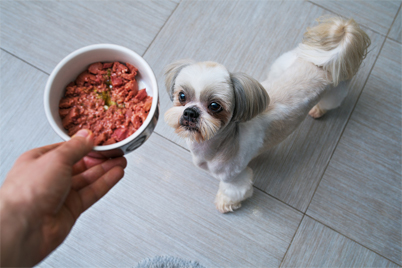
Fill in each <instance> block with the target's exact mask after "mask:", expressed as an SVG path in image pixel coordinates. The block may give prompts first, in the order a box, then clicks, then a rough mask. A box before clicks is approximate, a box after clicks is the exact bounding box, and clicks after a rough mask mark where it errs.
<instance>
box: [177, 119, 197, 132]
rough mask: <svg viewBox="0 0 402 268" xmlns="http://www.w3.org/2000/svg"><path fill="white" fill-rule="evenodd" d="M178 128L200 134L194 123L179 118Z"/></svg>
mask: <svg viewBox="0 0 402 268" xmlns="http://www.w3.org/2000/svg"><path fill="white" fill-rule="evenodd" d="M180 126H181V128H183V129H184V130H187V131H190V132H198V133H199V132H200V130H199V128H198V126H197V123H196V122H192V121H187V120H185V119H183V118H181V120H180Z"/></svg>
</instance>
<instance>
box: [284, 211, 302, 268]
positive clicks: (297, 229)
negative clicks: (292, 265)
mask: <svg viewBox="0 0 402 268" xmlns="http://www.w3.org/2000/svg"><path fill="white" fill-rule="evenodd" d="M306 216H307V215H306V214H305V213H303V217H302V218H301V220H300V222H299V225H298V226H297V228H296V230H295V233H294V235H293V237H292V240H290V243H289V246H288V248H287V249H286V252H285V255H283V258H282V261H281V263H280V264H279V267H278V268H280V267H282V264H283V262H284V261H285V259H286V256H287V255H288V252H289V249H290V247H291V246H292V244H293V241H294V239H295V237H296V234H297V232H298V231H299V228H300V225H301V224H302V222H303V220H304V217H306Z"/></svg>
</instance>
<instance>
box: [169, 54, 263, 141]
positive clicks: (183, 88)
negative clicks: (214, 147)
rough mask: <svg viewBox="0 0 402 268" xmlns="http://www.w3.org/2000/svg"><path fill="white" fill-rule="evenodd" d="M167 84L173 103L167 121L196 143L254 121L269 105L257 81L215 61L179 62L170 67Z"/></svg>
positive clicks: (179, 132) (183, 135)
mask: <svg viewBox="0 0 402 268" xmlns="http://www.w3.org/2000/svg"><path fill="white" fill-rule="evenodd" d="M165 83H166V90H167V92H168V94H169V95H170V98H171V100H172V101H173V107H172V108H171V109H169V110H168V111H167V112H166V113H165V121H166V122H167V124H168V125H170V126H171V127H173V128H175V130H176V133H178V134H179V135H180V136H181V137H183V138H189V139H191V140H193V141H196V142H202V141H205V140H208V139H211V138H212V137H213V136H215V135H216V134H217V133H218V132H219V131H220V130H222V129H223V128H225V127H226V126H227V125H228V124H229V123H231V122H239V121H247V120H250V119H251V118H253V117H254V116H256V115H257V114H259V113H260V112H262V111H264V110H265V109H266V107H267V106H268V103H269V98H268V94H267V93H266V91H265V89H264V88H263V87H262V86H261V85H260V84H259V83H258V82H257V81H256V80H254V79H252V78H251V77H248V76H246V75H245V74H231V73H229V72H228V70H227V69H226V68H225V67H224V66H223V65H221V64H218V63H215V62H200V63H195V62H193V61H191V60H182V61H178V62H175V63H173V64H171V65H169V66H168V67H167V70H166V80H165Z"/></svg>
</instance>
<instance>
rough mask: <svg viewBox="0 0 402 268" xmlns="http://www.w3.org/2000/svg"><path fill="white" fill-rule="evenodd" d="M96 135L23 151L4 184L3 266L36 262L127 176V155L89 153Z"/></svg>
mask: <svg viewBox="0 0 402 268" xmlns="http://www.w3.org/2000/svg"><path fill="white" fill-rule="evenodd" d="M93 146H94V142H93V135H92V133H90V132H89V131H86V130H84V131H82V130H81V131H79V132H78V133H77V134H76V135H75V136H74V137H73V138H71V140H69V141H67V142H63V143H58V144H53V145H48V146H45V147H41V148H36V149H33V150H30V151H28V152H26V153H24V154H23V155H21V156H20V157H19V158H18V159H17V161H16V162H15V164H14V166H13V167H12V169H11V170H10V172H9V173H8V175H7V177H6V179H5V181H4V184H3V185H2V187H1V188H0V223H1V225H0V231H1V262H0V264H1V266H33V265H35V264H37V263H39V262H40V261H41V260H43V259H44V258H45V257H46V256H47V255H48V254H50V253H51V252H52V251H53V250H54V249H56V247H58V246H59V245H60V244H61V243H62V242H63V241H64V239H65V238H66V237H67V235H68V234H69V232H70V230H71V228H72V227H73V225H74V223H75V221H76V220H77V218H78V217H79V216H80V214H81V213H83V212H84V211H85V210H86V209H88V208H89V207H90V206H91V205H93V204H94V203H95V202H97V201H98V200H99V199H100V198H101V197H103V196H104V195H105V194H106V193H107V192H108V191H109V190H110V189H111V188H112V187H113V186H114V185H115V184H116V183H117V182H118V181H119V180H120V179H121V178H122V177H123V175H124V168H125V167H126V165H127V161H126V159H125V158H124V157H119V158H114V159H97V158H91V157H89V156H86V155H87V154H88V153H89V152H90V151H91V150H92V148H93Z"/></svg>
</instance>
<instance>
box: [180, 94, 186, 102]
mask: <svg viewBox="0 0 402 268" xmlns="http://www.w3.org/2000/svg"><path fill="white" fill-rule="evenodd" d="M179 101H180V102H181V103H183V102H185V101H186V95H185V94H184V93H183V92H180V93H179Z"/></svg>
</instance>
